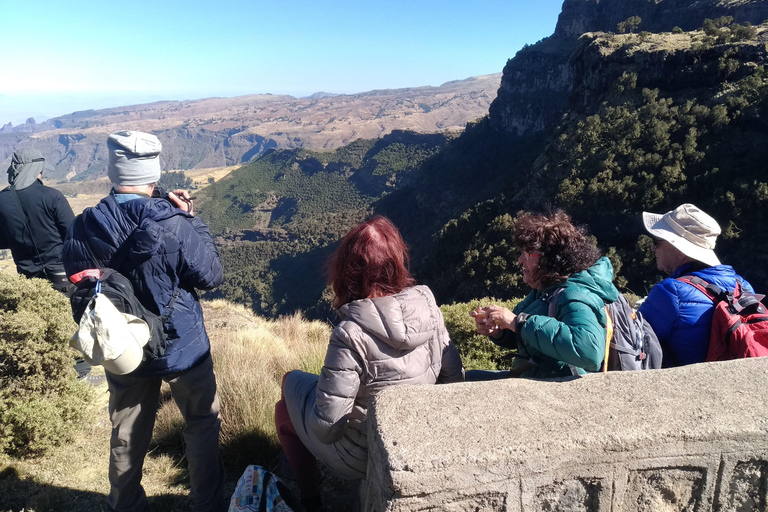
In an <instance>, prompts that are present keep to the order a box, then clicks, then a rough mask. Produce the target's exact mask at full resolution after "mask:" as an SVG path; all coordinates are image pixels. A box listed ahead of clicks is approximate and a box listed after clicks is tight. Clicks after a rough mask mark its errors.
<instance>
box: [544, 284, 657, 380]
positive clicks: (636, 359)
mask: <svg viewBox="0 0 768 512" xmlns="http://www.w3.org/2000/svg"><path fill="white" fill-rule="evenodd" d="M562 290H563V288H558V289H557V290H555V292H554V293H553V294H552V297H551V298H550V299H549V316H551V317H554V316H555V314H554V313H555V311H554V308H555V298H556V297H557V295H558V294H559V293H560V291H562ZM604 309H605V313H606V316H607V320H608V326H607V328H606V331H607V332H606V340H605V343H606V345H605V359H604V360H603V366H602V371H603V372H605V371H626V370H656V369H659V368H661V358H662V351H661V343H659V338H658V337H657V336H656V333H655V332H653V327H651V324H649V323H648V321H647V320H646V319H645V318H643V315H642V314H641V313H640V312H639V311H635V310H633V309H632V307H631V306H630V305H629V302H628V301H627V298H626V297H624V294H622V293H619V298H618V299H617V300H616V301H615V302H611V303H608V304H605V306H604Z"/></svg>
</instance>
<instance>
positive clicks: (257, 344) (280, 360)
mask: <svg viewBox="0 0 768 512" xmlns="http://www.w3.org/2000/svg"><path fill="white" fill-rule="evenodd" d="M204 311H205V322H206V328H207V331H208V335H209V337H210V338H211V352H212V354H213V362H214V370H215V372H216V381H217V385H218V390H219V398H220V400H221V417H222V426H221V443H222V454H223V456H224V461H225V464H226V465H227V468H228V469H229V470H230V472H232V474H236V475H239V473H241V472H242V470H244V469H245V467H246V466H247V465H248V464H259V465H262V466H265V467H274V464H275V461H276V459H277V456H278V454H279V450H280V448H279V444H278V441H277V434H276V432H275V422H274V405H275V403H276V402H277V401H278V400H279V399H280V385H281V383H282V378H283V374H285V373H286V372H288V371H290V370H294V369H300V370H304V371H307V372H312V373H319V372H320V368H321V367H322V364H323V359H324V357H325V351H326V348H327V344H328V337H329V335H330V327H329V326H328V325H327V324H324V323H322V322H308V321H306V320H305V319H304V318H303V317H302V316H301V314H300V313H296V314H294V315H291V316H286V317H281V318H279V319H277V320H266V319H264V318H260V317H257V316H256V315H254V314H253V313H252V312H251V311H250V310H247V309H246V308H245V307H243V306H240V305H235V304H232V303H229V302H226V301H222V300H214V301H210V302H204ZM182 426H183V423H182V420H181V415H180V414H179V412H178V410H177V408H176V406H175V404H174V403H173V401H172V400H168V401H167V402H166V403H164V404H163V406H161V408H160V411H159V412H158V417H157V422H156V425H155V442H156V443H158V445H160V446H162V447H168V448H170V447H171V446H174V445H175V446H176V447H178V448H179V449H180V448H181V428H182Z"/></svg>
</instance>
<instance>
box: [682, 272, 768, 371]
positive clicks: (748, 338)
mask: <svg viewBox="0 0 768 512" xmlns="http://www.w3.org/2000/svg"><path fill="white" fill-rule="evenodd" d="M677 279H678V281H682V282H684V283H688V284H690V285H691V286H694V287H695V288H696V289H698V290H699V291H701V292H702V293H703V294H704V295H706V296H707V297H709V298H710V299H711V300H712V302H713V304H714V305H715V312H714V314H713V315H712V330H711V331H710V333H709V350H708V351H707V361H726V360H728V359H740V358H744V357H763V356H768V311H766V309H765V306H763V304H761V303H760V299H762V296H760V295H755V294H752V293H748V292H742V287H741V283H740V282H739V281H738V280H737V281H736V288H735V289H734V290H733V292H727V291H724V290H721V289H720V288H719V287H717V286H715V285H713V284H710V283H708V282H706V281H705V280H703V279H701V278H700V277H697V276H683V277H678V278H677Z"/></svg>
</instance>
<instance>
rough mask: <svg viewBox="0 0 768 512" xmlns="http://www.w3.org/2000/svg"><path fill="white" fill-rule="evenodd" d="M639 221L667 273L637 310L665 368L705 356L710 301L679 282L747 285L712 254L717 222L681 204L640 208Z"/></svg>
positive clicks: (726, 286) (747, 288)
mask: <svg viewBox="0 0 768 512" xmlns="http://www.w3.org/2000/svg"><path fill="white" fill-rule="evenodd" d="M643 224H644V225H645V229H646V230H647V231H648V233H650V235H651V237H652V238H653V242H654V254H655V255H656V266H657V267H658V268H659V270H662V271H664V272H666V273H667V274H669V277H668V278H666V279H664V280H663V281H661V282H660V283H659V284H657V285H656V286H654V287H653V288H651V291H650V293H649V294H648V298H647V299H646V300H645V301H644V302H643V304H642V305H641V306H640V312H641V313H642V314H643V316H644V317H645V318H646V320H648V322H649V323H650V324H651V326H653V330H654V331H655V332H656V335H657V336H658V337H659V341H660V342H661V346H662V348H663V349H664V366H665V367H670V366H682V365H686V364H692V363H701V362H704V361H705V360H706V357H707V349H708V347H709V331H710V327H711V325H712V314H713V313H714V305H713V303H712V301H711V300H710V299H709V298H708V297H707V296H706V295H705V294H704V293H702V292H701V291H699V290H698V289H697V288H695V287H694V286H692V285H691V284H689V283H686V282H684V281H681V280H679V279H678V278H679V277H682V276H696V277H699V278H701V279H703V280H704V281H706V282H708V283H710V284H713V285H715V286H717V287H719V288H720V289H722V290H733V289H734V288H735V286H736V282H737V280H738V281H739V283H740V284H741V285H742V287H743V289H744V290H745V291H748V292H752V291H753V290H752V286H751V285H750V284H749V283H748V282H747V281H746V280H744V278H742V277H741V276H739V275H737V274H736V272H735V271H734V270H733V268H732V267H731V266H730V265H722V264H721V263H720V260H719V259H718V257H717V255H716V254H715V242H716V241H717V237H718V235H720V225H719V224H718V223H717V221H715V219H713V218H712V217H710V216H709V215H707V214H706V213H704V212H703V211H702V210H700V209H699V208H697V207H696V206H694V205H692V204H689V203H686V204H683V205H680V206H678V207H677V208H675V209H674V210H672V211H670V212H667V213H665V214H663V215H662V214H658V213H648V212H643Z"/></svg>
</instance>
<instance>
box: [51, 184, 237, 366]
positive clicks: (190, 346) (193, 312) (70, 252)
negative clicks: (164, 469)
mask: <svg viewBox="0 0 768 512" xmlns="http://www.w3.org/2000/svg"><path fill="white" fill-rule="evenodd" d="M129 236H130V237H131V240H129V241H128V244H129V245H128V246H127V248H129V249H128V250H126V251H125V252H121V255H124V260H123V262H122V263H121V264H119V265H116V267H117V270H119V271H120V272H121V273H122V274H124V275H125V276H127V277H128V278H129V279H130V280H131V282H132V283H133V286H134V291H135V293H136V296H137V297H138V299H139V301H141V303H142V304H143V305H144V307H146V308H148V309H149V310H151V311H153V312H154V313H156V314H158V315H161V314H163V312H164V311H165V308H166V306H167V305H168V303H169V302H170V300H171V295H172V294H173V292H174V290H175V289H176V288H179V291H180V294H179V298H178V299H177V300H176V301H175V302H174V304H173V307H172V313H171V316H170V318H169V320H168V322H166V324H165V330H166V333H167V346H166V354H165V356H163V357H160V358H157V359H154V360H150V361H147V362H145V363H144V364H142V365H141V366H140V367H139V369H138V370H136V371H135V372H134V373H133V374H132V375H137V376H162V375H169V374H172V373H176V372H179V371H183V370H187V369H189V368H192V367H193V366H195V365H196V364H197V363H199V362H200V361H202V360H203V359H204V358H205V357H206V356H207V355H208V354H209V352H210V342H209V340H208V335H207V334H206V332H205V325H204V324H203V311H202V308H201V307H200V302H199V301H198V299H197V294H196V292H195V288H199V289H204V290H208V289H211V288H214V287H216V286H218V285H219V284H220V283H221V281H222V277H223V269H222V267H221V262H220V261H219V253H218V251H217V250H216V246H215V245H214V243H213V238H212V237H211V234H210V232H209V231H208V227H207V226H206V225H205V223H204V222H203V221H202V220H200V219H199V218H197V217H192V216H190V215H189V214H187V213H186V212H183V211H182V210H180V209H178V208H176V207H175V206H173V205H172V204H171V203H170V202H169V201H168V200H166V199H151V198H140V199H133V200H131V201H127V202H125V203H122V204H119V203H118V202H117V201H116V200H115V196H114V191H113V192H112V193H110V195H109V196H107V197H105V198H104V199H102V201H101V202H100V203H99V204H97V205H96V206H94V207H93V208H86V209H85V211H84V212H83V213H82V214H80V215H78V216H77V218H76V219H75V222H74V223H73V224H72V227H71V228H70V230H69V233H68V235H67V239H66V240H65V242H64V249H63V251H62V259H63V261H64V269H65V270H66V272H67V275H68V276H71V275H73V274H76V273H77V272H80V271H82V270H85V269H88V268H94V267H98V266H109V263H110V261H111V259H112V257H113V256H114V254H115V253H116V252H117V250H118V248H119V247H120V246H121V245H122V244H123V243H124V242H125V241H126V240H128V237H129Z"/></svg>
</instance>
